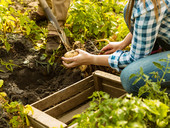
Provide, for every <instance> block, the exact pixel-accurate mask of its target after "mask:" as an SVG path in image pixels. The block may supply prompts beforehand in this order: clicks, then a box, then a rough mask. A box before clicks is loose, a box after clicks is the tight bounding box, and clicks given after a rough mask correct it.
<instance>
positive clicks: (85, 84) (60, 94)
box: [32, 76, 94, 111]
mask: <svg viewBox="0 0 170 128" xmlns="http://www.w3.org/2000/svg"><path fill="white" fill-rule="evenodd" d="M93 85H94V83H93V77H92V76H89V77H87V78H85V79H83V80H81V81H79V82H76V83H74V84H72V85H71V86H68V87H66V88H64V89H62V90H60V91H57V92H56V93H54V94H52V95H49V96H47V97H45V98H43V99H41V100H39V101H37V102H35V103H33V104H32V106H34V107H35V108H37V109H39V110H42V111H43V110H45V109H47V108H49V107H51V106H53V105H55V104H58V103H60V102H61V101H63V100H66V99H68V98H70V97H72V96H73V95H76V94H77V93H79V92H82V91H83V90H85V89H87V88H89V87H91V86H93Z"/></svg>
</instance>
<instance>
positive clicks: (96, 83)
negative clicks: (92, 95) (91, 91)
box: [93, 75, 102, 91]
mask: <svg viewBox="0 0 170 128" xmlns="http://www.w3.org/2000/svg"><path fill="white" fill-rule="evenodd" d="M93 79H94V86H95V91H101V90H102V79H101V78H99V77H98V76H96V75H93Z"/></svg>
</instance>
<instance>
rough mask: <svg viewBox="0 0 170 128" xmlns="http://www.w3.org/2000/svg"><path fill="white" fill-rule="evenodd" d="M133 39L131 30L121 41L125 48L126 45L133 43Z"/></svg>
mask: <svg viewBox="0 0 170 128" xmlns="http://www.w3.org/2000/svg"><path fill="white" fill-rule="evenodd" d="M131 41H132V34H131V32H129V33H128V34H127V36H126V37H125V38H124V40H123V41H122V43H121V44H122V47H123V48H125V47H126V46H128V45H129V44H130V43H131Z"/></svg>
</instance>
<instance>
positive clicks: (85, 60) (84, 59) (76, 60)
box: [61, 49, 91, 68]
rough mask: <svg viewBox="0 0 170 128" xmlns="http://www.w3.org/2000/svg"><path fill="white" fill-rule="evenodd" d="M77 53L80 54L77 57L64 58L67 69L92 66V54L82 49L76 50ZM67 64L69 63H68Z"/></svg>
mask: <svg viewBox="0 0 170 128" xmlns="http://www.w3.org/2000/svg"><path fill="white" fill-rule="evenodd" d="M76 51H77V52H78V53H79V54H78V55H77V56H74V57H71V58H66V57H62V58H61V59H62V60H63V61H62V63H63V65H64V66H66V67H67V68H73V67H76V66H79V65H88V64H90V59H91V54H90V53H88V52H86V51H83V50H81V49H76ZM66 62H67V63H66Z"/></svg>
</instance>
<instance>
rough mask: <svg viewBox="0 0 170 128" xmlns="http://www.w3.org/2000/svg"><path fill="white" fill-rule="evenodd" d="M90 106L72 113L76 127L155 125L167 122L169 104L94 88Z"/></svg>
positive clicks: (102, 127) (141, 127) (153, 126)
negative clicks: (98, 90) (119, 96)
mask: <svg viewBox="0 0 170 128" xmlns="http://www.w3.org/2000/svg"><path fill="white" fill-rule="evenodd" d="M91 98H92V101H91V102H90V107H89V108H88V109H86V111H85V112H83V113H82V114H78V115H75V116H74V118H76V119H75V121H74V122H73V123H78V125H77V126H76V127H77V128H146V127H148V128H157V127H169V126H170V123H169V122H170V115H169V114H168V112H169V111H170V109H169V107H168V106H167V105H166V104H164V103H162V102H160V101H159V100H151V99H142V98H138V97H132V95H129V94H128V95H126V97H124V98H110V96H109V95H108V94H107V93H104V92H94V93H93V95H92V96H91Z"/></svg>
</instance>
